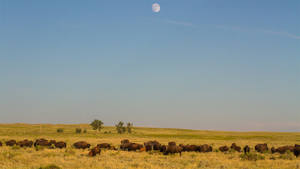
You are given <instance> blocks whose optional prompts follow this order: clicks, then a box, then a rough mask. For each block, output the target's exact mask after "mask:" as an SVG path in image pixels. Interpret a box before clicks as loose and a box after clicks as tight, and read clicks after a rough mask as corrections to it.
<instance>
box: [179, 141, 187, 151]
mask: <svg viewBox="0 0 300 169" xmlns="http://www.w3.org/2000/svg"><path fill="white" fill-rule="evenodd" d="M179 147H182V151H185V148H186V146H185V145H184V144H182V143H181V144H179Z"/></svg>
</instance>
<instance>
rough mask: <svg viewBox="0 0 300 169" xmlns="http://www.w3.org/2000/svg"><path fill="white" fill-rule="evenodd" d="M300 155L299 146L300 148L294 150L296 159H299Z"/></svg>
mask: <svg viewBox="0 0 300 169" xmlns="http://www.w3.org/2000/svg"><path fill="white" fill-rule="evenodd" d="M299 154H300V146H299V147H295V149H294V155H295V156H296V157H298V156H299Z"/></svg>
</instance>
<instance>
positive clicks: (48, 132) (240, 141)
mask: <svg viewBox="0 0 300 169" xmlns="http://www.w3.org/2000/svg"><path fill="white" fill-rule="evenodd" d="M57 128H63V129H64V132H63V133H57V132H56V130H57ZM75 128H82V129H87V133H75ZM105 131H106V132H107V133H104V132H105ZM37 138H46V139H48V140H52V139H54V140H57V141H65V142H66V143H67V149H68V150H67V152H66V149H62V150H61V149H55V148H52V147H50V148H45V149H44V150H39V151H36V149H34V148H20V149H13V148H12V147H7V146H5V144H4V145H3V147H0V168H7V169H10V168H33V169H36V168H39V167H43V166H47V165H50V164H54V165H56V166H59V167H61V168H70V169H77V168H78V169H79V168H149V169H150V168H151V169H152V168H230V169H231V168H249V169H250V168H251V169H252V168H280V169H281V168H288V169H291V168H300V157H299V158H295V157H293V158H291V159H282V158H280V156H281V155H280V154H270V153H265V154H263V156H264V157H265V159H264V160H257V161H249V160H245V159H242V158H241V157H240V155H241V154H242V153H238V152H227V153H221V152H216V151H213V152H210V153H195V152H183V154H182V156H181V157H180V156H179V155H178V154H176V155H169V156H164V155H162V154H161V153H160V152H156V151H152V152H148V153H145V152H144V153H139V152H127V151H116V150H103V151H102V152H101V155H100V156H98V155H97V156H96V157H93V158H90V157H88V150H77V149H72V148H71V145H72V144H73V143H74V142H77V141H87V142H88V143H90V144H91V145H92V147H94V146H96V145H97V144H99V143H104V142H107V143H110V144H111V145H114V146H118V145H119V144H120V141H121V140H122V139H125V138H127V139H129V140H130V141H132V142H137V143H143V142H145V141H149V140H157V141H159V142H160V143H161V144H165V145H167V144H168V142H169V141H175V142H176V143H183V144H197V145H200V144H209V145H211V146H212V147H213V149H214V150H215V149H217V148H218V147H220V146H224V145H227V146H230V145H231V144H232V143H234V142H235V143H236V144H237V145H238V146H241V147H244V146H245V145H248V146H250V147H251V151H252V152H253V153H255V152H254V149H253V148H254V146H255V145H256V144H258V143H268V147H272V146H274V147H279V146H284V145H294V144H295V143H298V144H300V133H284V132H227V131H204V130H186V129H163V128H143V127H134V128H133V129H132V134H118V133H117V132H116V129H115V127H104V128H103V129H102V131H100V132H99V131H97V132H95V131H94V130H92V129H91V127H90V126H89V124H76V125H65V124H57V125H51V124H34V125H30V124H0V141H1V142H2V143H4V142H5V141H7V140H10V139H15V140H16V141H21V140H24V139H28V140H32V141H34V140H36V139H37Z"/></svg>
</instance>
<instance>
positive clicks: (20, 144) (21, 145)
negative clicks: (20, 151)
mask: <svg viewBox="0 0 300 169" xmlns="http://www.w3.org/2000/svg"><path fill="white" fill-rule="evenodd" d="M16 145H19V146H20V147H25V146H26V147H29V146H28V145H29V141H28V140H27V139H26V140H23V141H19V142H17V143H16Z"/></svg>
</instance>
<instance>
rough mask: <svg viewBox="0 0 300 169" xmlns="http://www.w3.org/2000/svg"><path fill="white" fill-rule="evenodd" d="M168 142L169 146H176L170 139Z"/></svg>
mask: <svg viewBox="0 0 300 169" xmlns="http://www.w3.org/2000/svg"><path fill="white" fill-rule="evenodd" d="M168 144H169V146H176V143H175V142H174V141H171V142H169V143H168Z"/></svg>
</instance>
